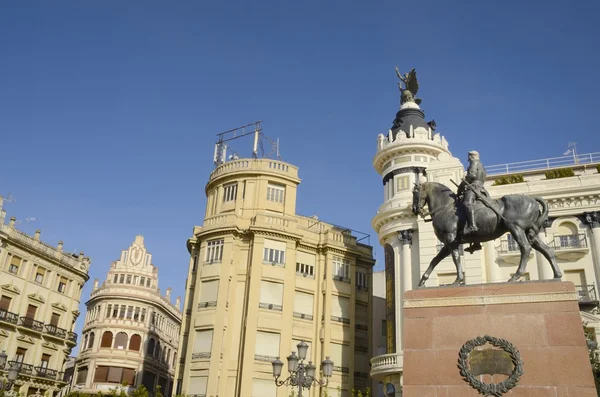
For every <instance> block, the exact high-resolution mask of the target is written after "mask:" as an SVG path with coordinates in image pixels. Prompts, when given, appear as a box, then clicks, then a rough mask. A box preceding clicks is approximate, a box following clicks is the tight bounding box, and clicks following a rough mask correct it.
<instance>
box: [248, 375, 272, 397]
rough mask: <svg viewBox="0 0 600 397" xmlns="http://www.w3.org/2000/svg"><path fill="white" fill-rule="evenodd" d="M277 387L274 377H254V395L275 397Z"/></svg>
mask: <svg viewBox="0 0 600 397" xmlns="http://www.w3.org/2000/svg"><path fill="white" fill-rule="evenodd" d="M276 395H277V387H276V386H275V382H273V380H272V379H256V378H254V379H252V397H275V396H276Z"/></svg>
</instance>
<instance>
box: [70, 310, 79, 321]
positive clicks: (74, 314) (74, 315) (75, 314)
mask: <svg viewBox="0 0 600 397" xmlns="http://www.w3.org/2000/svg"><path fill="white" fill-rule="evenodd" d="M71 313H73V317H74V318H75V319H77V317H79V315H80V314H81V312H80V311H79V310H73V311H71Z"/></svg>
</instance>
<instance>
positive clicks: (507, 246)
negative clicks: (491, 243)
mask: <svg viewBox="0 0 600 397" xmlns="http://www.w3.org/2000/svg"><path fill="white" fill-rule="evenodd" d="M496 251H497V252H498V253H499V254H508V253H519V252H520V249H519V244H517V242H516V241H515V240H512V239H502V240H500V245H499V246H497V247H496Z"/></svg>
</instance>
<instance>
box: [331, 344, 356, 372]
mask: <svg viewBox="0 0 600 397" xmlns="http://www.w3.org/2000/svg"><path fill="white" fill-rule="evenodd" d="M329 353H330V354H331V356H330V359H331V360H332V361H333V363H334V367H333V370H334V371H339V372H345V373H347V372H348V367H342V366H341V365H342V364H343V363H349V362H350V361H351V360H352V358H351V357H350V347H349V346H346V345H342V344H339V343H330V344H329Z"/></svg>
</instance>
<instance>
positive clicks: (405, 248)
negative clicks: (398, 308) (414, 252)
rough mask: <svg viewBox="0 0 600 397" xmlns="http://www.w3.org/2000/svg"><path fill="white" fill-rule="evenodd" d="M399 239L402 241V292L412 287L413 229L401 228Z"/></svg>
mask: <svg viewBox="0 0 600 397" xmlns="http://www.w3.org/2000/svg"><path fill="white" fill-rule="evenodd" d="M398 239H400V242H401V243H402V256H401V260H400V263H401V265H400V266H401V269H402V294H403V295H404V292H405V291H410V290H411V289H412V260H411V255H410V254H411V252H410V248H411V245H412V230H411V229H407V230H401V231H400V234H399V235H398Z"/></svg>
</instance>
